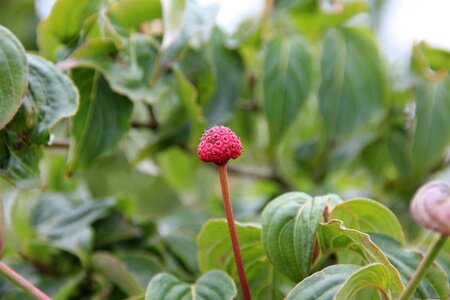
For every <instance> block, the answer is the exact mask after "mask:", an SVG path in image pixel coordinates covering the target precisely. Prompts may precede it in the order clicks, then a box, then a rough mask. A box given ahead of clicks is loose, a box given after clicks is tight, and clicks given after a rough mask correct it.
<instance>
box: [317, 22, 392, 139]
mask: <svg viewBox="0 0 450 300" xmlns="http://www.w3.org/2000/svg"><path fill="white" fill-rule="evenodd" d="M321 70H322V79H321V83H320V88H319V109H320V113H321V115H322V118H323V122H324V125H325V128H326V130H327V133H328V137H329V138H331V139H337V138H343V137H347V136H349V135H352V134H354V133H356V132H361V131H363V130H364V129H367V127H370V126H374V125H375V124H377V123H378V122H380V120H381V118H382V117H383V113H384V103H385V102H386V73H385V70H384V68H383V62H382V60H381V58H380V55H379V53H378V49H377V47H376V44H375V42H374V40H373V38H372V37H371V36H370V35H368V34H367V33H366V32H363V31H361V30H357V29H354V28H341V29H331V30H329V31H328V32H327V33H326V35H325V37H324V39H323V41H322V60H321Z"/></svg>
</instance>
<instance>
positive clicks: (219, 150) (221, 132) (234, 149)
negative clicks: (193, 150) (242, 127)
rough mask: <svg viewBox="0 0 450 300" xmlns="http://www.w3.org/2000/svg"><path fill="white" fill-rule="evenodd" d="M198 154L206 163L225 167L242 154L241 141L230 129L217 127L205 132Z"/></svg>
mask: <svg viewBox="0 0 450 300" xmlns="http://www.w3.org/2000/svg"><path fill="white" fill-rule="evenodd" d="M197 153H198V157H199V158H200V159H201V160H202V161H204V162H212V163H215V164H216V165H224V164H226V163H227V162H228V160H229V159H230V158H232V159H236V158H238V157H239V156H240V155H241V154H242V145H241V140H240V139H239V138H238V137H237V135H236V134H235V133H234V132H233V131H231V129H230V128H228V127H225V126H221V125H216V126H213V127H211V128H209V129H208V130H206V131H205V133H204V134H203V136H202V137H201V139H200V144H198V147H197Z"/></svg>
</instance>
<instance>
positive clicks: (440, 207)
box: [411, 180, 450, 236]
mask: <svg viewBox="0 0 450 300" xmlns="http://www.w3.org/2000/svg"><path fill="white" fill-rule="evenodd" d="M411 214H412V216H413V217H414V219H415V220H416V221H417V222H418V223H419V224H421V225H422V226H424V227H426V228H428V229H431V230H433V231H436V232H439V233H440V234H442V235H445V236H450V185H449V184H448V183H446V182H445V181H442V180H435V181H431V182H429V183H427V184H425V185H423V186H422V187H421V188H420V189H419V190H418V191H417V193H416V195H415V196H414V198H413V201H412V202H411Z"/></svg>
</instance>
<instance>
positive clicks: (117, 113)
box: [68, 70, 133, 173]
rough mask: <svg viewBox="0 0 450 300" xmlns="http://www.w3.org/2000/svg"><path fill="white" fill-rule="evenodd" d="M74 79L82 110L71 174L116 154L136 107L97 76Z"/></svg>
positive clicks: (73, 145)
mask: <svg viewBox="0 0 450 300" xmlns="http://www.w3.org/2000/svg"><path fill="white" fill-rule="evenodd" d="M73 78H74V81H75V83H76V84H77V86H78V88H79V90H80V109H79V111H78V113H77V115H76V116H75V117H74V118H73V123H72V137H73V141H72V142H71V145H70V146H71V149H70V151H71V157H70V163H69V167H68V170H69V173H70V172H73V171H74V170H75V169H77V168H84V167H86V166H87V165H89V164H90V163H92V162H93V161H94V160H95V159H96V158H98V157H99V156H101V155H104V154H107V153H111V152H112V151H113V150H114V148H115V147H116V145H117V143H118V142H119V140H120V139H121V137H122V136H123V135H124V134H125V133H126V132H127V131H128V129H129V126H130V117H131V111H132V106H133V105H132V103H131V102H130V101H129V100H128V99H127V98H126V97H124V96H121V95H118V94H116V93H114V92H113V91H112V90H111V89H110V87H109V85H108V83H107V82H106V81H105V79H104V78H103V77H102V76H100V75H99V74H98V73H96V72H92V71H89V70H76V71H75V72H73Z"/></svg>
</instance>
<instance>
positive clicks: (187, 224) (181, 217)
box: [158, 209, 207, 273]
mask: <svg viewBox="0 0 450 300" xmlns="http://www.w3.org/2000/svg"><path fill="white" fill-rule="evenodd" d="M206 219H207V215H206V214H204V213H191V212H188V211H186V210H184V209H181V210H179V211H174V212H173V213H172V214H170V215H169V216H167V217H165V218H163V219H161V220H160V221H159V223H158V231H159V234H160V235H161V238H162V239H163V241H164V245H165V246H166V247H167V249H168V250H169V251H170V252H171V253H172V254H173V255H174V256H176V257H177V259H178V260H180V261H181V262H182V263H183V265H184V266H185V268H186V269H187V270H189V271H190V272H191V273H196V272H198V263H197V245H196V243H195V236H196V235H197V233H198V232H199V230H200V228H201V226H202V224H203V223H204V222H205V221H206Z"/></svg>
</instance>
